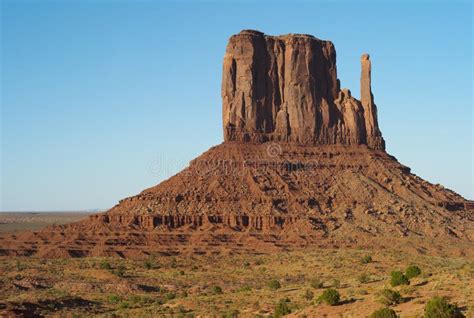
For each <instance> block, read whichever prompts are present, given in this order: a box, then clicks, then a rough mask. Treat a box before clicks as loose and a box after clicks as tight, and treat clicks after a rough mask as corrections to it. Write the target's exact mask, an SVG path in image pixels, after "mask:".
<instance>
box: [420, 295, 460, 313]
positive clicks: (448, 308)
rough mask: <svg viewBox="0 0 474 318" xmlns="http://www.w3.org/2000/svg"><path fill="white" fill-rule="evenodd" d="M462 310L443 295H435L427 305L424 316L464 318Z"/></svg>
mask: <svg viewBox="0 0 474 318" xmlns="http://www.w3.org/2000/svg"><path fill="white" fill-rule="evenodd" d="M464 317H465V316H464V315H463V314H462V313H461V310H460V309H459V308H458V307H457V306H456V305H454V304H450V303H448V301H447V300H446V299H445V298H443V297H433V298H431V299H430V300H429V301H428V302H427V303H426V305H425V315H424V318H464Z"/></svg>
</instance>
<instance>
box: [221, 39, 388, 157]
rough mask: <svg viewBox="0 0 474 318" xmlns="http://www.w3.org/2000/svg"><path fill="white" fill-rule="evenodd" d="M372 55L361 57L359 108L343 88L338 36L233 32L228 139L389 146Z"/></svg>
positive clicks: (227, 73) (226, 86) (226, 84)
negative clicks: (375, 94) (374, 91)
mask: <svg viewBox="0 0 474 318" xmlns="http://www.w3.org/2000/svg"><path fill="white" fill-rule="evenodd" d="M364 56H365V55H364ZM366 61H368V56H367V60H365V59H364V60H363V63H362V78H361V83H363V85H361V90H362V91H363V93H364V95H363V96H364V103H363V104H362V106H363V107H360V102H359V101H357V100H356V99H354V98H352V97H351V96H350V94H349V93H348V91H345V92H341V90H340V88H339V81H338V79H337V70H336V50H335V48H334V45H333V44H332V42H330V41H323V40H319V39H317V38H315V37H313V36H311V35H301V34H289V35H284V36H266V35H264V34H263V33H261V32H257V31H248V30H245V31H242V32H240V33H239V34H237V35H234V36H232V37H231V38H230V40H229V44H228V45H227V50H226V54H225V57H224V68H223V77H222V103H223V126H224V139H225V140H238V141H250V142H265V141H269V140H278V141H290V142H296V143H299V144H305V145H318V144H320V145H326V144H345V145H351V144H366V145H367V146H369V147H370V148H373V149H384V148H385V145H384V141H383V138H382V136H381V133H380V131H379V129H378V124H377V110H376V106H375V104H374V103H373V98H372V95H371V90H370V61H369V62H368V64H367V62H366ZM367 92H368V94H369V97H368V99H367V96H366V93H367ZM341 98H342V99H341Z"/></svg>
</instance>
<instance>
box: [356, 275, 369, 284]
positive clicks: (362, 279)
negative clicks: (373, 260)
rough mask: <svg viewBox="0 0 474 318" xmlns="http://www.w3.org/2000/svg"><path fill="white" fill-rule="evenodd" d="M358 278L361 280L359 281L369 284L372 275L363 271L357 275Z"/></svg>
mask: <svg viewBox="0 0 474 318" xmlns="http://www.w3.org/2000/svg"><path fill="white" fill-rule="evenodd" d="M357 280H358V281H359V283H362V284H367V283H368V282H370V276H369V275H367V274H366V273H363V274H360V275H359V276H358V277H357Z"/></svg>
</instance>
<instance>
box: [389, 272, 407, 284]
mask: <svg viewBox="0 0 474 318" xmlns="http://www.w3.org/2000/svg"><path fill="white" fill-rule="evenodd" d="M390 285H392V287H395V286H399V285H410V280H409V279H408V277H406V276H405V274H403V273H402V272H400V271H393V272H392V273H391V274H390Z"/></svg>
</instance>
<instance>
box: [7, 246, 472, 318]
mask: <svg viewBox="0 0 474 318" xmlns="http://www.w3.org/2000/svg"><path fill="white" fill-rule="evenodd" d="M367 254H370V255H371V257H372V258H373V259H374V261H373V262H372V263H371V264H370V265H365V264H362V262H361V261H360V260H361V259H362V258H363V257H364V255H367ZM375 260H377V262H375ZM246 262H247V264H248V265H245V264H246ZM257 262H258V263H261V264H264V265H259V266H257V265H255V263H257ZM17 263H20V265H19V266H17ZM105 263H107V264H108V265H105V266H104V265H101V264H105ZM147 263H149V265H147ZM173 263H174V264H175V265H172V264H173ZM333 263H334V264H336V263H337V264H338V266H328V264H333ZM120 264H123V266H124V267H125V275H123V277H119V276H118V275H116V274H114V270H116V269H117V268H119V267H120ZM408 265H416V266H418V267H419V268H421V270H422V274H421V275H419V276H417V277H415V278H412V279H411V280H412V282H411V284H410V285H399V286H397V287H391V286H390V278H391V277H390V272H391V271H392V270H398V269H400V268H402V272H403V274H404V275H405V276H406V275H407V274H408V275H410V274H409V271H408V267H407V266H408ZM400 266H401V267H400ZM17 267H19V268H20V269H21V271H18V270H17ZM103 267H105V268H103ZM109 267H110V268H109ZM173 267H177V268H173ZM263 268H265V271H261V270H262V269H263ZM182 272H184V273H185V274H184V275H181V273H182ZM362 273H365V274H367V275H369V277H370V282H369V283H367V284H364V283H360V282H359V280H358V278H359V277H362V275H361V274H362ZM473 274H474V262H473V261H471V260H469V259H463V258H459V257H457V258H450V257H435V256H430V255H409V254H403V253H392V252H390V251H383V252H381V251H371V252H369V251H366V250H351V249H338V250H325V249H321V250H316V251H315V250H305V251H291V252H288V253H282V254H265V255H262V254H260V255H251V254H242V255H230V256H228V257H222V256H219V255H196V256H191V257H189V256H188V257H184V256H180V255H176V256H174V257H173V256H160V255H152V256H149V257H147V258H145V259H141V260H131V259H120V258H110V257H97V258H84V259H66V260H38V259H28V258H10V259H6V258H3V259H2V258H0V316H2V306H5V307H6V308H21V307H22V306H23V308H34V310H35V314H36V315H37V316H58V317H70V316H71V314H72V313H75V314H76V315H77V316H79V317H90V316H99V317H100V316H102V317H103V316H104V315H108V316H109V317H112V316H114V315H115V316H119V317H127V316H128V317H192V316H194V317H197V316H203V317H217V318H220V317H230V316H229V315H230V314H231V310H232V309H238V310H239V311H240V314H238V316H239V317H243V316H250V317H265V318H268V317H270V316H272V315H273V314H274V312H275V309H276V306H277V305H278V300H279V299H286V298H289V299H291V301H290V302H284V304H283V305H282V307H285V305H286V307H287V308H288V309H289V310H291V314H294V315H295V317H303V315H306V316H307V317H324V316H326V317H340V316H341V315H342V316H344V315H345V314H352V316H354V317H368V316H369V315H370V314H372V312H373V311H374V310H375V309H378V308H379V306H380V308H383V307H390V308H392V309H394V310H396V312H397V314H398V315H400V316H401V317H413V318H414V317H423V315H424V313H425V306H426V305H427V302H428V300H429V299H430V298H431V297H433V295H434V294H433V293H434V292H436V293H440V295H442V296H448V297H449V298H448V299H450V301H448V303H453V302H454V301H456V302H457V303H458V304H459V307H458V308H460V310H459V311H461V312H463V314H464V315H465V316H467V317H472V313H473V312H474V310H473V309H474V300H473V299H474V298H473V296H474V292H472V291H471V289H472V288H471V287H470V286H472V284H473V283H474V278H473V277H474V276H473ZM407 279H408V280H410V279H409V278H408V277H407ZM272 280H277V281H278V284H275V286H278V285H280V288H277V289H270V288H269V286H268V284H269V282H270V281H272ZM335 280H339V281H340V282H341V287H340V288H337V287H335V285H338V282H336V281H335ZM361 280H362V281H363V279H361ZM323 283H324V284H323ZM272 284H273V283H272ZM23 286H24V287H23ZM35 286H39V287H35ZM43 286H44V287H43ZM213 286H220V287H221V288H222V290H223V293H222V294H219V293H218V292H214V291H213ZM326 289H335V290H336V291H338V292H339V293H340V297H339V298H340V299H339V301H338V303H337V305H338V306H331V307H330V306H327V305H322V304H323V303H325V302H324V301H320V300H319V297H320V296H321V294H322V293H323V292H324V291H325V290H326ZM384 289H390V290H391V291H392V292H390V294H389V293H388V292H384V293H383V294H382V292H383V290H384ZM308 290H309V292H308ZM65 291H66V293H65ZM397 293H399V294H400V296H398V294H397ZM132 295H139V296H140V297H132ZM382 295H383V296H384V297H383V298H384V301H381V300H380V299H381V298H382V297H381V296H382ZM311 296H313V297H312V298H311ZM142 297H143V298H142ZM81 299H82V300H81ZM346 299H347V301H345V300H346ZM451 300H452V301H451ZM398 303H404V304H403V305H401V306H399V305H398ZM319 304H321V305H319ZM382 304H383V305H382ZM53 306H54V307H55V308H54V310H53V309H52V308H53ZM68 306H69V307H68ZM392 306H394V307H392ZM395 306H396V307H395ZM438 307H440V305H439V304H438ZM441 307H443V306H441ZM58 308H59V309H58ZM180 308H184V309H183V310H181V309H180ZM29 314H30V316H33V313H32V312H31V313H29ZM226 315H227V316H226ZM269 315H270V316H269ZM25 316H28V315H25ZM347 316H349V315H347ZM428 317H429V316H428ZM448 317H449V316H448Z"/></svg>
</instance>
